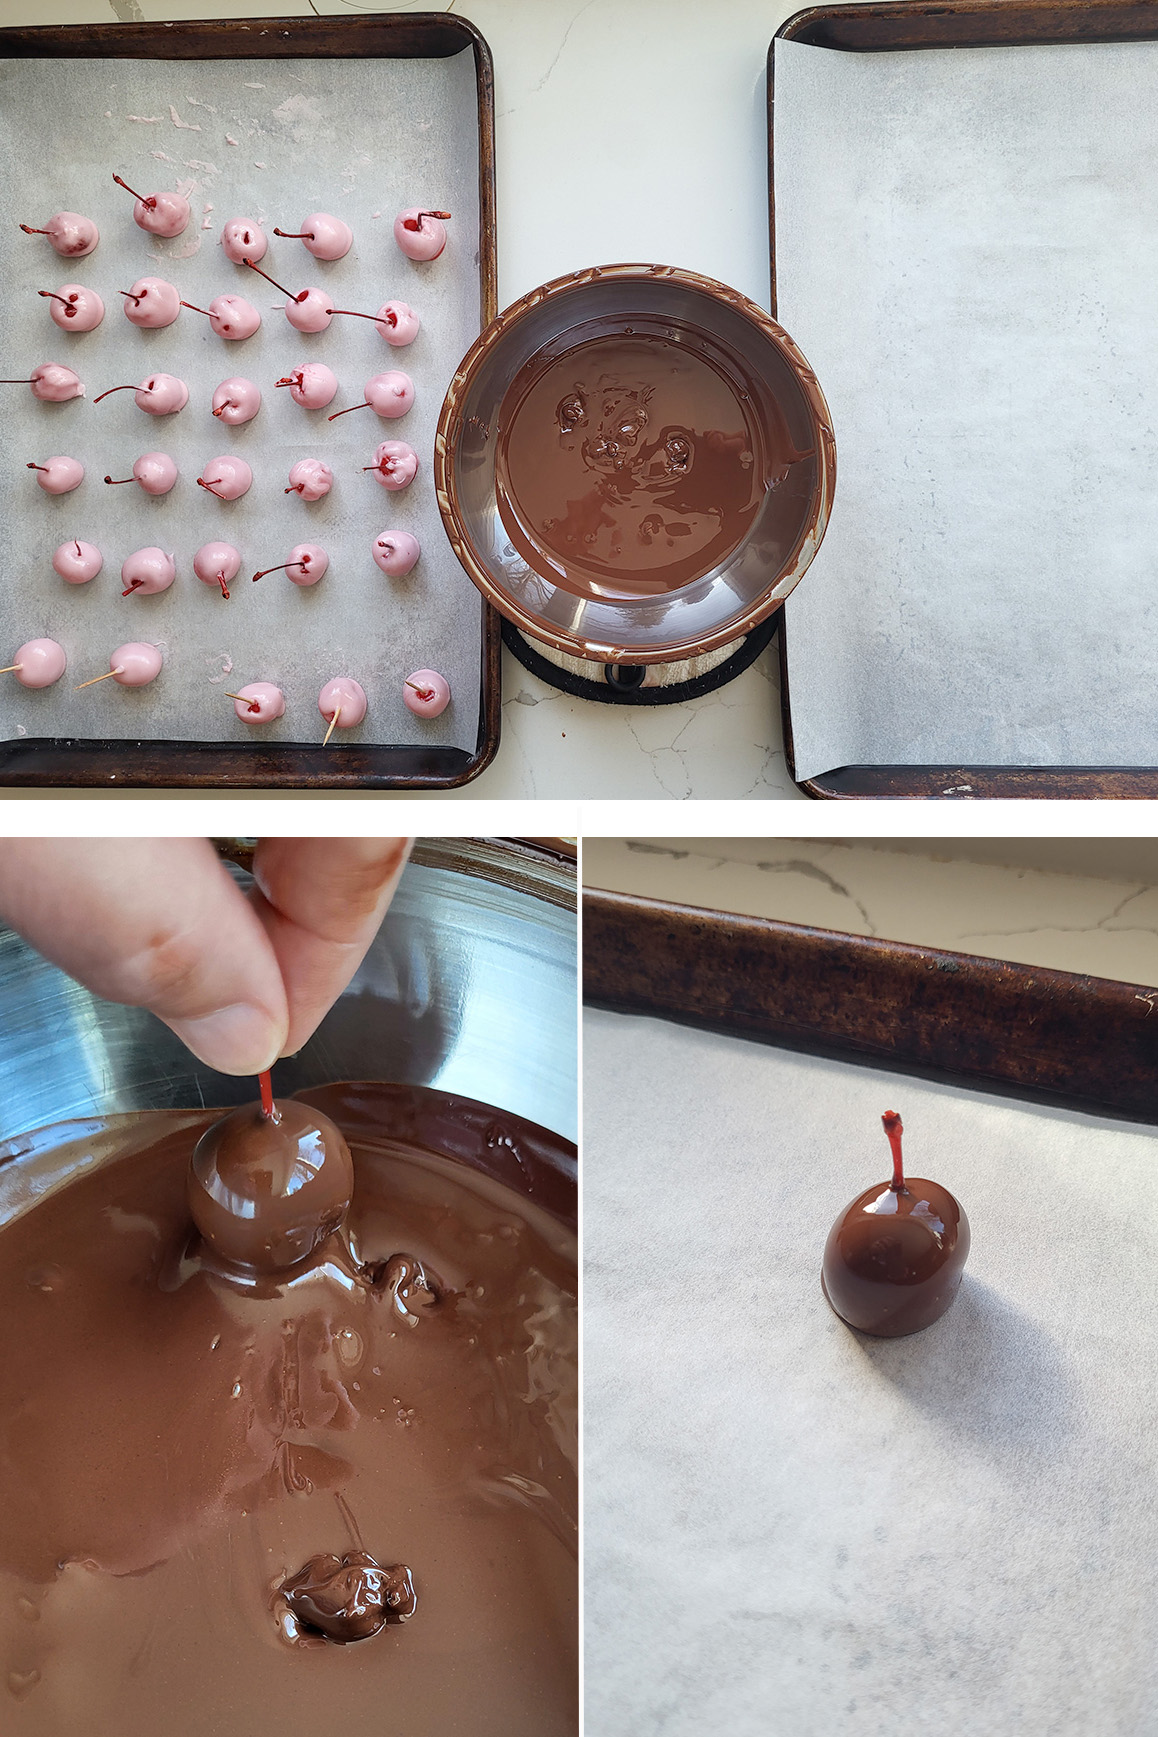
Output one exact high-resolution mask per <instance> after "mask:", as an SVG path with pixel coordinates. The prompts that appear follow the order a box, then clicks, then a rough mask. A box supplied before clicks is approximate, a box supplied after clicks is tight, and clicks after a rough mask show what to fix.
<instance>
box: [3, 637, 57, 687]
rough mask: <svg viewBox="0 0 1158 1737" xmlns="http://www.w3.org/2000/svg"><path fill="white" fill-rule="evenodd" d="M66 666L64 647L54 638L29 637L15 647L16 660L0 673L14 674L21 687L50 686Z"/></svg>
mask: <svg viewBox="0 0 1158 1737" xmlns="http://www.w3.org/2000/svg"><path fill="white" fill-rule="evenodd" d="M67 668H68V659H67V657H66V656H65V654H64V647H63V646H62V645H58V644H57V642H56V640H55V639H29V640H26V641H25V642H24V644H23V645H21V646H18V647H17V649H16V662H15V663H10V664H9V665H8V666H7V668H6V669H0V675H14V676H15V677H16V680H17V681H18V682H19V683H20V685H21V687H25V688H50V687H51V686H52V684H53V683H54V682H58V681H59V680H60V678H61V676H62V675H63V674H64V672H65V670H66V669H67Z"/></svg>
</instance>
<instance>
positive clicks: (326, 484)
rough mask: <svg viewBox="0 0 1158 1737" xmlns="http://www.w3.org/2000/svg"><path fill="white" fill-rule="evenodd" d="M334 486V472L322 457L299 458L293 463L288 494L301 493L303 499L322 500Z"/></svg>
mask: <svg viewBox="0 0 1158 1737" xmlns="http://www.w3.org/2000/svg"><path fill="white" fill-rule="evenodd" d="M333 486H334V473H333V471H332V470H331V469H330V467H329V465H328V464H325V463H323V461H322V460H321V459H320V458H299V459H298V462H297V463H296V464H295V465H291V467H290V473H289V488H288V489H286V491H285V492H286V494H287V495H300V496H301V498H302V500H303V501H320V500H321V499H322V497H323V495H328V494H329V492H330V490H331V489H332V488H333Z"/></svg>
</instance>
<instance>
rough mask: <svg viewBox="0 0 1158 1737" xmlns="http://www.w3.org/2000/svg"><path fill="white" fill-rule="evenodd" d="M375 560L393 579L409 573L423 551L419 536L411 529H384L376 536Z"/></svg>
mask: <svg viewBox="0 0 1158 1737" xmlns="http://www.w3.org/2000/svg"><path fill="white" fill-rule="evenodd" d="M372 553H373V556H374V560H375V561H376V562H377V564H378V566H379V567H381V569H382V571H383V573H388V574H389V575H390V577H391V579H401V578H402V577H403V575H404V574H406V573H409V571H410V569H411V568H412V567H413V565H414V563H415V562H416V561H417V559H418V557H419V555H421V553H422V549H421V546H420V544H419V541H418V538H417V537H415V536H412V535H411V533H410V532H409V531H383V532H382V533H381V534H380V535H379V536H377V537H375V538H374V547H373V550H372Z"/></svg>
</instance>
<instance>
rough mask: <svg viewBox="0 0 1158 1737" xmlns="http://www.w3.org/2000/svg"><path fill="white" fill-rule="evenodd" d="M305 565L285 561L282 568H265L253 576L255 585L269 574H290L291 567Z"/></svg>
mask: <svg viewBox="0 0 1158 1737" xmlns="http://www.w3.org/2000/svg"><path fill="white" fill-rule="evenodd" d="M286 494H287V495H288V494H289V490H288V489H287V490H286ZM305 565H306V563H305V562H304V561H283V562H282V564H281V566H280V567H263V568H262V570H261V572H260V573H255V574H254V575H253V579H254V584H256V583H257V581H258V580H259V579H264V578H265V576H266V574H267V573H288V572H289V570H290V568H291V567H304V566H305Z"/></svg>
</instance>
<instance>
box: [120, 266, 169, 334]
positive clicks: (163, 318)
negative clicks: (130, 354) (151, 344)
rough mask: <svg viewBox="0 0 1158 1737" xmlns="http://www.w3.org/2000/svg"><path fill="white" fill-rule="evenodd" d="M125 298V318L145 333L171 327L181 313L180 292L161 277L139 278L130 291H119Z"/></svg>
mask: <svg viewBox="0 0 1158 1737" xmlns="http://www.w3.org/2000/svg"><path fill="white" fill-rule="evenodd" d="M118 294H120V295H122V296H124V298H125V318H126V319H128V320H131V321H132V323H133V325H134V326H141V327H142V328H143V329H144V330H145V331H149V332H155V331H159V330H160V329H161V327H162V326H171V325H172V324H173V321H174V320H175V319H176V318H177V316H178V314H179V313H180V312H181V292H180V290H179V289H178V288H177V287H176V285H175V284H171V283H166V281H165V279H164V278H163V277H139V278H138V279H137V281H136V283H135V284H134V285H133V287H132V289H127V290H120V291H118Z"/></svg>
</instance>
